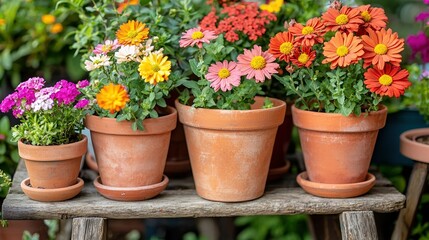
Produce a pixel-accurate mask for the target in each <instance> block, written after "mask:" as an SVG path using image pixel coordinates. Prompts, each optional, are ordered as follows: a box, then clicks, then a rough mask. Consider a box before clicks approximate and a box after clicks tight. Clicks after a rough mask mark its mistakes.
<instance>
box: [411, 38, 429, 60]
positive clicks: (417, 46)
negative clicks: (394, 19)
mask: <svg viewBox="0 0 429 240" xmlns="http://www.w3.org/2000/svg"><path fill="white" fill-rule="evenodd" d="M407 43H408V45H409V46H410V47H411V50H412V54H411V58H412V59H414V58H415V56H416V55H417V54H419V53H420V55H421V58H422V61H423V62H425V63H427V62H429V38H428V37H427V36H426V35H425V34H424V32H418V33H417V35H410V36H408V38H407Z"/></svg>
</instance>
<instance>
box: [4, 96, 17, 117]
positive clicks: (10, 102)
mask: <svg viewBox="0 0 429 240" xmlns="http://www.w3.org/2000/svg"><path fill="white" fill-rule="evenodd" d="M17 100H18V93H17V92H14V93H12V94H9V95H7V97H5V98H4V99H3V101H2V102H1V103H0V111H1V112H4V113H5V112H8V111H10V110H11V109H12V108H13V107H14V106H15V105H16V103H17Z"/></svg>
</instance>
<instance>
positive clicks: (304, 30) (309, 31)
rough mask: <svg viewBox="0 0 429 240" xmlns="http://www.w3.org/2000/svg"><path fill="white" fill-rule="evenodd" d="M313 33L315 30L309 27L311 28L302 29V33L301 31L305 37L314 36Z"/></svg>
mask: <svg viewBox="0 0 429 240" xmlns="http://www.w3.org/2000/svg"><path fill="white" fill-rule="evenodd" d="M313 32H314V28H313V27H309V26H306V27H304V28H303V29H302V31H301V33H302V34H304V35H307V34H312V33H313Z"/></svg>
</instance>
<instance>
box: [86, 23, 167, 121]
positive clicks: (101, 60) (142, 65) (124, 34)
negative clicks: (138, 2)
mask: <svg viewBox="0 0 429 240" xmlns="http://www.w3.org/2000/svg"><path fill="white" fill-rule="evenodd" d="M148 35H149V28H147V27H146V25H145V24H144V23H141V22H139V21H134V20H132V21H128V22H127V23H124V24H122V25H121V26H120V27H119V30H118V31H117V32H116V39H115V40H106V41H105V42H104V43H103V44H98V45H97V46H95V49H94V50H93V54H94V55H92V56H90V57H89V60H86V61H85V68H86V70H88V71H99V70H101V72H102V73H104V75H103V76H102V77H100V76H98V78H104V80H107V82H108V83H109V84H106V85H105V86H104V87H103V88H102V89H101V90H100V92H99V93H98V94H97V95H96V99H97V104H98V106H99V107H101V108H102V109H105V110H108V111H109V112H110V113H114V112H118V111H120V110H121V109H123V108H124V107H125V105H126V103H127V102H129V101H130V98H129V95H128V93H127V87H126V84H125V81H126V80H125V79H126V78H132V77H133V76H134V73H136V72H139V74H140V77H141V78H140V79H143V80H144V81H145V82H148V83H150V84H152V85H156V84H157V83H159V82H163V81H166V80H168V77H169V75H170V72H171V62H170V61H168V57H167V56H164V55H163V49H159V50H156V51H155V50H154V46H153V42H154V41H155V40H156V39H150V38H149V37H148ZM115 76H118V77H117V78H115ZM140 79H137V80H140Z"/></svg>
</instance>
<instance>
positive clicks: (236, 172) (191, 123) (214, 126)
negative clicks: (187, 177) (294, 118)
mask: <svg viewBox="0 0 429 240" xmlns="http://www.w3.org/2000/svg"><path fill="white" fill-rule="evenodd" d="M255 100H256V103H255V104H254V105H253V106H252V109H251V110H218V109H204V108H193V107H190V106H187V105H183V104H180V103H179V102H178V100H176V108H177V110H178V112H179V121H180V122H181V123H182V124H183V126H184V130H185V135H186V141H187V146H188V152H189V157H190V161H191V167H192V173H193V176H194V181H195V186H196V191H197V194H198V195H199V196H201V197H203V198H205V199H209V200H214V201H222V202H239V201H247V200H252V199H255V198H258V197H260V196H262V195H263V193H264V188H265V183H266V180H267V175H268V169H269V165H270V159H271V154H272V150H273V145H274V139H275V136H276V132H277V128H278V126H279V125H280V124H281V123H282V122H283V119H284V116H285V110H286V103H285V102H283V101H281V100H277V99H273V98H272V99H271V101H272V102H273V103H274V107H273V108H269V109H262V108H261V107H262V105H263V102H264V98H262V97H256V99H255Z"/></svg>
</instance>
